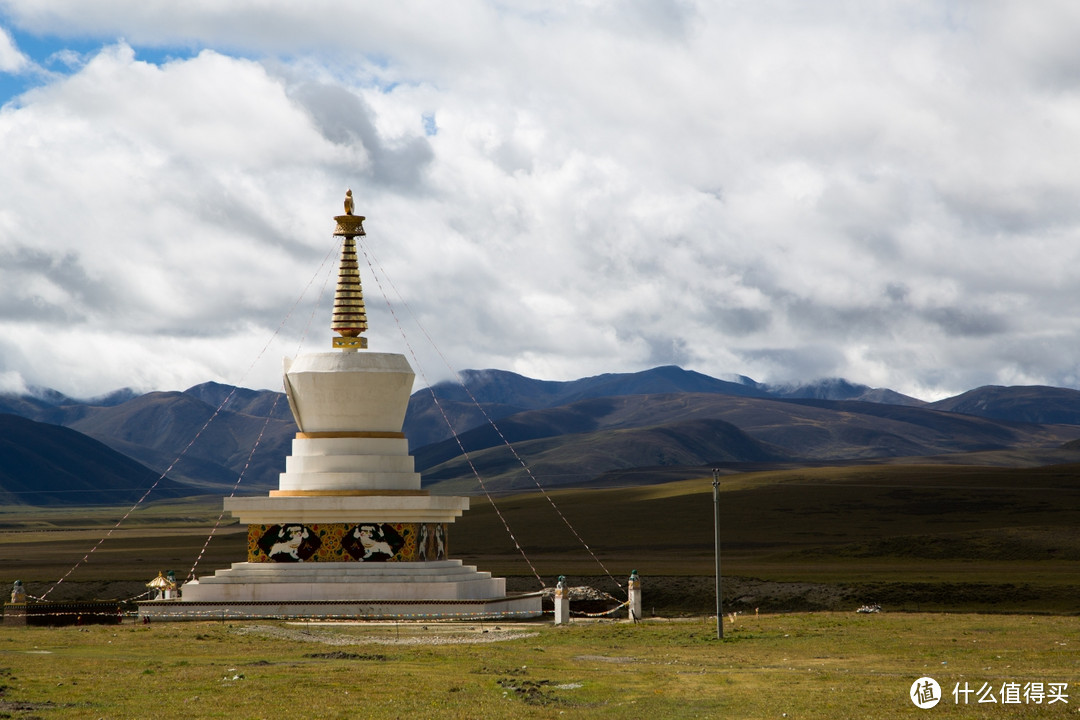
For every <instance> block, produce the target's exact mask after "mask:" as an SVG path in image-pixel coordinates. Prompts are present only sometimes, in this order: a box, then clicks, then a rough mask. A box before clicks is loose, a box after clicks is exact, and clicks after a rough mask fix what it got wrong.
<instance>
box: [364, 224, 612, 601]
mask: <svg viewBox="0 0 1080 720" xmlns="http://www.w3.org/2000/svg"><path fill="white" fill-rule="evenodd" d="M360 248H361V251H362V252H363V254H364V259H365V260H366V261H367V263H368V267H369V268H370V269H371V271H372V277H374V279H375V282H376V284H377V285H378V286H379V290H380V291H382V283H381V282H380V280H379V274H382V275H383V276H384V277H386V281H387V284H388V285H390V287H391V288H392V289H393V291H394V293H395V294H396V295H397V297H398V299H399V301H400V302H401V304H402V305H403V306H404V307H405V309H406V310H407V311H408V312H409V315H410V316H411V317H412V319H413V322H415V323H416V326H417V327H418V328H419V329H420V332H421V333H423V335H424V337H425V338H427V341H428V342H429V343H430V344H431V346H432V348H434V349H435V352H436V353H437V354H438V355H439V357H440V358H441V359H442V361H443V363H445V364H446V367H447V368H448V369H449V370H450V371H451V372H452V373H454V375H455V377H457V378H458V383H459V384H460V385H461V387H462V388H463V389H464V390H465V393H466V394H467V395H468V396H469V399H470V400H472V402H473V404H474V405H475V406H476V407H477V409H478V410H479V411H480V413H481V414H482V415H483V416H484V419H485V420H487V422H488V424H489V425H491V427H492V428H494V430H495V432H496V433H497V434H498V436H499V438H500V439H501V440H502V442H503V444H504V445H506V447H507V448H509V449H510V452H511V453H512V454H513V456H514V458H516V459H517V461H518V463H520V464H521V467H522V468H524V469H525V472H526V473H527V474H528V476H529V478H530V479H531V480H532V481H533V484H535V485H536V487H537V489H538V490H539V491H540V494H541V495H543V496H544V498H545V499H546V500H547V501H548V503H550V505H551V507H552V509H553V510H554V511H555V513H556V515H558V517H559V518H560V519H561V520H562V521H563V523H564V524H565V525H566V527H567V528H569V529H570V532H571V533H572V534H573V535H574V537H575V538H577V540H578V542H580V543H581V545H582V547H584V548H585V549H586V550H587V551H588V553H589V555H590V556H592V558H593V560H594V561H595V562H596V564H597V565H599V566H600V568H601V569H602V570H603V571H604V573H605V574H606V575H607V576H608V578H610V579H611V581H612V582H613V583H614V584H615V585H616V586H617V587H618V588H619V589H620V590H622V591H625V588H624V587H623V584H622V583H620V582H619V581H618V580H617V579H616V578H615V576H614V575H612V574H611V571H610V570H608V568H607V566H606V565H604V563H603V561H602V560H600V558H599V557H598V556H597V555H596V553H595V552H593V549H592V548H591V547H590V546H589V544H588V543H587V542H585V539H584V538H583V537H581V534H580V533H579V532H578V531H577V529H576V528H575V527H574V526H573V524H572V523H571V522H570V520H569V519H568V518H567V517H566V515H564V514H563V512H562V510H561V509H560V508H559V506H558V505H556V504H555V501H554V500H553V499H552V497H551V495H549V494H548V492H547V491H546V490H545V489H544V487H543V485H541V484H540V481H539V480H538V479H537V478H536V476H535V475H534V474H533V472H532V468H530V467H529V465H528V463H526V462H525V459H524V458H522V457H521V455H520V454H519V453H518V451H517V450H516V449H515V448H514V446H513V444H512V443H511V442H510V441H509V440H507V438H506V436H505V435H503V433H502V430H500V429H499V426H498V425H497V424H496V423H495V421H494V420H493V419H492V418H491V416H490V415H488V413H487V411H486V410H484V408H483V406H482V405H481V404H480V402H479V401H478V400H477V399H476V397H475V396H473V394H472V391H470V390H469V388H468V387H467V386H466V385H465V383H464V382H461V380H460V377H461V376H460V375H459V374H458V372H457V370H456V369H455V368H454V367H453V365H451V364H450V361H449V360H447V358H446V356H445V355H443V353H442V350H441V349H440V348H439V346H438V345H437V344H436V343H435V340H434V339H433V338H432V337H431V335H430V334H429V333H428V331H427V329H426V328H425V327H424V325H423V323H421V322H420V319H419V318H417V316H416V314H415V313H414V312H413V311H412V308H411V307H410V306H409V304H408V302H406V301H405V299H404V297H402V295H401V293H400V292H398V289H397V287H396V286H394V283H393V281H392V280H391V279H390V277H389V276H388V275H387V274H386V271H385V270H384V269H383V267H382V265H381V264H379V262H378V260H377V259H375V258H374V254H373V253H369V251H368V247H367V244H366V243H361V244H360ZM376 265H377V266H378V269H379V273H376V272H375V266H376ZM382 294H383V298H384V299H386V304H387V307H388V308H389V310H390V314H391V315H392V316H393V318H394V321H395V322H396V323H397V326H398V330H399V332H401V335H402V337H403V338H404V339H405V344H406V346H407V347H409V352H410V353H411V354H412V356H413V358H414V359H415V358H416V354H415V352H413V350H412V346H411V345H409V341H408V338H407V337H405V331H404V330H403V329H402V326H401V322H400V321H399V320H398V317H397V314H396V313H395V312H394V309H393V307H392V306H391V305H390V300H389V296H388V295H387V294H386V292H385V291H382ZM416 362H417V365H418V366H419V360H416ZM421 377H422V378H423V380H424V382H425V383H426V384H427V387H428V390H429V391H430V392H431V399H432V401H433V402H434V403H435V406H436V407H437V408H438V409H439V413H440V414H441V415H442V417H443V420H444V421H445V422H446V425H447V427H448V428H449V429H450V433H451V435H453V437H454V441H455V442H456V443H457V445H458V448H460V449H461V453H462V455H463V456H464V457H465V460H466V462H467V463H468V464H469V468H470V469H471V470H472V472H473V474H474V475H475V476H476V479H477V481H478V482H479V483H480V488H481V490H483V491H484V494H485V495H486V496H487V498H488V501H489V502H491V504H492V507H496V506H495V502H494V500H492V499H491V495H490V493H489V492H488V490H487V488H486V486H485V485H484V481H483V478H481V477H480V473H479V471H477V469H476V467H475V465H473V461H472V458H471V457H470V456H469V453H468V451H466V450H465V446H464V444H462V442H461V438H460V437H459V436H458V433H457V430H455V429H454V426H453V424H452V423H451V422H450V418H449V417H448V416H447V414H446V411H445V410H444V409H443V406H442V404H441V403H440V402H439V398H438V396H437V395H436V394H435V391H434V390H433V389H432V388H431V384H430V383H429V382H428V380H427V377H426V376H424V375H423V373H421ZM496 512H497V513H498V512H499V511H498V508H497V507H496ZM499 518H500V519H502V520H503V524H504V525H506V529H507V532H508V533H510V537H511V539H514V535H513V533H512V532H510V527H509V525H508V524H507V523H506V520H505V519H504V518H503V516H502V514H501V513H499ZM514 544H515V545H517V540H516V539H514ZM519 547H520V546H519ZM522 554H524V550H522ZM529 564H530V567H531V566H532V563H531V562H530V563H529ZM533 572H534V573H535V572H536V571H535V569H534V570H533ZM537 578H539V575H537ZM540 582H541V584H543V580H541V581H540ZM544 587H547V586H546V585H544Z"/></svg>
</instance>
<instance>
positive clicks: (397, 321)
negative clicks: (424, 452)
mask: <svg viewBox="0 0 1080 720" xmlns="http://www.w3.org/2000/svg"><path fill="white" fill-rule="evenodd" d="M360 248H361V251H362V252H363V253H364V259H365V260H366V261H367V264H368V268H370V269H371V270H372V273H371V275H372V277H373V278H374V279H375V284H376V285H377V286H378V288H379V292H380V293H381V294H382V296H383V300H384V301H385V302H386V307H387V309H388V310H389V311H390V316H391V317H392V318H394V323H395V324H396V325H397V329H398V332H399V333H401V338H402V340H403V341H404V342H405V347H406V349H408V351H409V355H410V356H412V359H413V363H414V364H415V365H416V370H417V372H418V373H420V378H421V379H422V380H423V381H424V383H425V384H427V385H428V387H430V383H428V379H427V375H426V374H425V373H424V368H423V365H422V364H421V363H420V358H419V357H417V354H416V351H415V350H413V347H412V343H410V342H409V337H408V335H406V333H405V328H404V327H403V326H402V324H401V320H400V319H399V318H398V316H397V312H395V311H394V306H393V305H392V304H391V303H390V296H389V295H388V294H387V293H386V290H384V289H383V286H382V282H381V281H380V280H379V276H378V275H377V274H376V273H375V271H374V268H373V267H372V263H371V258H370V257H369V256H368V251H367V245H366V243H361V244H360ZM380 269H381V268H380ZM395 291H396V288H395ZM406 307H408V306H407V305H406ZM411 312H412V311H411V310H410V314H411ZM414 317H415V316H414ZM434 399H435V406H436V407H437V408H439V413H440V414H441V415H442V416H443V420H444V421H445V422H446V424H447V425H448V426H449V427H450V432H451V433H453V435H454V440H455V441H456V442H457V444H458V447H459V448H460V449H461V453H462V455H463V456H464V457H465V461H466V462H467V463H468V464H469V469H470V470H472V473H473V475H474V476H475V477H476V481H477V482H478V483H479V484H480V490H481V491H483V493H484V497H486V498H487V501H488V502H489V503H491V507H492V509H493V510H494V511H495V514H496V515H498V517H499V520H501V521H502V524H503V527H504V528H505V529H506V534H507V535H509V536H510V540H511V542H513V543H514V549H516V550H517V551H518V552H519V553H521V557H522V558H524V559H525V563H526V564H527V565H528V566H529V569H530V570H532V572H533V575H535V576H536V579H537V581H538V582H539V583H540V587H542V588H546V587H547V585H546V584H545V583H544V579H543V578H542V577H540V573H539V572H537V570H536V566H535V565H533V563H532V560H530V559H529V556H528V555H527V554H526V553H525V548H523V547H522V546H521V543H519V542H518V540H517V537H516V536H515V535H514V531H513V530H511V529H510V523H509V522H508V521H507V519H506V517H505V516H504V515H503V514H502V511H501V510H500V509H499V506H498V504H497V503H496V502H495V499H494V498H493V497H492V495H491V493H490V492H489V491H488V489H487V484H486V483H484V478H483V477H481V476H480V471H479V470H477V469H476V466H475V465H474V464H473V461H472V457H470V456H469V453H468V451H466V450H465V446H464V445H462V443H461V439H460V438H459V437H458V435H457V433H456V432H454V428H453V425H452V424H451V423H450V418H449V417H447V415H446V411H445V410H443V407H442V404H440V403H439V401H438V398H434Z"/></svg>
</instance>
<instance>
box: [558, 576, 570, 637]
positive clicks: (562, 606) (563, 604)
mask: <svg viewBox="0 0 1080 720" xmlns="http://www.w3.org/2000/svg"><path fill="white" fill-rule="evenodd" d="M568 622H570V593H568V592H567V591H566V576H565V575H560V576H559V582H558V584H557V585H556V586H555V624H556V625H563V624H564V623H568Z"/></svg>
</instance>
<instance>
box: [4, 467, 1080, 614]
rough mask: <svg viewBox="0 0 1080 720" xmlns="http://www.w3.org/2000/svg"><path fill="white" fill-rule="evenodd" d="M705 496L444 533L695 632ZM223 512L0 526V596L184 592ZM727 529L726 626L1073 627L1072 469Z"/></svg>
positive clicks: (696, 485)
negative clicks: (640, 581)
mask: <svg viewBox="0 0 1080 720" xmlns="http://www.w3.org/2000/svg"><path fill="white" fill-rule="evenodd" d="M711 480H712V479H711V478H701V479H699V480H691V481H682V482H673V483H667V484H663V485H653V486H645V487H633V488H622V489H604V490H559V491H554V492H551V493H550V495H549V496H548V497H545V496H543V495H541V494H539V493H531V494H524V495H514V496H504V497H496V498H495V499H494V502H495V504H496V506H497V507H498V510H499V513H500V514H501V516H502V518H500V517H499V515H498V514H496V512H495V510H494V508H493V506H492V504H491V503H490V502H489V501H488V500H487V499H485V498H483V497H477V498H473V502H472V509H471V510H469V511H468V512H467V513H465V515H464V516H463V517H462V518H461V519H460V520H459V521H458V522H457V523H456V524H455V525H454V526H453V528H452V529H451V533H450V552H451V556H453V557H459V558H462V559H463V560H465V561H466V562H468V563H470V564H475V565H477V566H478V567H479V568H480V569H482V570H487V571H491V572H493V573H494V574H496V575H500V576H506V577H508V579H509V581H510V584H511V587H513V588H515V589H518V590H536V589H539V587H540V583H539V581H537V579H536V577H535V575H533V568H535V570H536V572H537V573H539V574H540V576H541V578H542V579H543V581H544V583H546V584H548V585H552V584H554V579H555V577H557V576H558V575H567V576H570V577H571V578H572V579H574V578H577V579H578V580H579V581H580V582H581V583H589V584H595V585H596V586H598V587H600V588H601V589H603V590H606V591H608V592H612V593H613V594H617V591H618V587H617V584H616V583H624V582H625V577H626V576H627V575H628V574H629V572H630V570H631V569H637V570H639V571H640V572H641V573H642V576H643V577H644V579H645V586H644V589H645V593H646V598H645V607H646V608H647V609H651V608H652V607H656V608H657V612H658V614H668V615H670V614H686V613H689V614H694V613H697V614H703V613H706V612H709V610H710V608H712V607H714V600H713V589H712V587H713V586H712V582H713V581H712V576H713V572H714V556H713V515H712V513H713V503H712V487H711ZM553 504H554V506H555V507H553ZM220 508H221V500H220V498H216V497H213V498H201V499H198V498H197V499H190V500H185V501H167V502H158V503H153V504H151V505H149V506H148V507H146V508H140V509H139V510H138V511H136V512H135V513H133V514H132V515H131V517H130V518H129V520H128V521H126V522H125V523H124V524H123V526H122V527H120V528H119V529H117V530H115V531H113V530H112V528H113V526H114V525H115V523H116V521H117V519H118V518H120V517H121V516H122V515H123V514H124V513H125V512H127V508H95V509H78V510H71V509H69V510H63V511H61V510H50V509H34V508H26V507H4V508H0V587H3V586H4V584H7V583H10V582H11V581H12V580H14V579H16V578H18V579H21V580H23V581H24V582H25V583H27V585H28V588H29V590H30V592H31V594H40V593H42V592H44V591H45V590H47V589H48V588H50V587H52V586H53V584H54V583H55V582H56V580H57V579H59V578H61V577H65V576H66V579H65V580H64V583H62V585H61V587H58V588H57V589H56V590H54V591H53V592H52V593H51V594H50V596H49V597H50V599H65V598H73V597H85V598H92V597H100V598H115V597H121V596H124V597H127V596H130V595H134V594H137V592H139V590H140V585H139V583H140V582H141V583H145V582H146V581H148V580H149V579H150V578H152V577H153V576H154V575H156V574H157V572H158V571H159V570H167V569H172V570H175V571H176V572H177V575H178V577H180V578H184V577H186V576H187V574H188V571H189V570H190V568H191V567H192V566H193V565H194V563H195V560H196V558H197V557H198V556H199V553H200V552H201V550H202V548H203V545H204V543H205V541H206V537H207V535H208V533H209V530H210V528H211V527H212V526H213V525H214V523H215V522H216V521H217V518H218V516H219V514H220ZM555 508H557V510H558V511H557V512H556V509H555ZM562 517H565V518H567V520H568V521H569V525H568V524H567V523H564V522H563V520H562ZM503 519H505V521H506V523H507V524H508V525H509V526H510V528H511V530H512V531H513V533H514V537H515V538H516V539H517V541H518V542H519V543H520V545H521V546H522V547H524V548H526V554H527V556H528V561H529V562H526V559H525V558H524V557H523V556H522V554H521V553H519V552H518V551H516V550H515V548H514V543H513V542H512V540H511V539H510V536H509V535H508V534H507V532H506V528H505V527H504V524H503ZM571 526H572V528H573V530H571V529H570V527H571ZM721 528H722V530H721V537H722V543H723V561H722V564H723V571H724V574H725V576H727V577H730V578H731V580H730V581H729V582H728V583H727V584H726V585H725V588H726V592H725V602H726V603H732V607H733V608H734V609H744V610H747V609H749V610H752V609H753V608H754V607H762V608H763V609H767V610H769V611H774V612H775V611H786V610H810V609H830V608H831V609H841V608H843V609H848V608H853V607H856V606H858V605H859V604H861V603H863V602H880V603H882V604H883V605H886V606H887V609H891V610H953V611H956V610H964V611H994V612H1002V611H1006V612H1007V611H1015V612H1051V613H1080V595H1078V594H1077V593H1076V592H1075V588H1076V587H1077V585H1080V467H1078V466H1076V465H1063V466H1049V467H1043V468H1035V469H1022V470H1021V469H1015V468H983V467H964V466H935V465H914V466H902V465H895V466H894V465H885V466H861V467H842V468H812V469H802V470H787V471H775V472H762V473H748V474H742V475H732V476H728V477H724V478H722V480H721ZM575 532H576V533H577V534H578V535H579V536H580V539H579V537H576V536H575V534H574V533H575ZM110 533H111V534H110ZM107 534H108V535H109V536H108V539H106V540H105V541H104V542H101V543H100V545H99V544H98V543H99V541H100V540H101V539H102V538H103V537H105V536H106V535H107ZM583 542H584V543H585V544H587V545H588V547H589V548H590V549H591V551H592V553H590V552H589V551H588V550H586V549H585V545H584V544H583ZM95 546H97V549H96V550H94V552H93V553H90V554H89V556H87V553H88V551H89V550H90V549H91V548H93V547H95ZM244 555H245V537H244V530H243V529H242V528H240V527H239V526H237V525H236V524H235V523H234V522H233V521H231V520H226V524H225V525H224V526H223V527H222V528H221V529H220V530H219V531H218V533H217V535H216V537H215V538H214V540H213V541H212V542H211V543H210V544H209V546H208V548H207V551H206V554H205V556H204V557H203V558H202V560H201V561H200V562H199V564H198V567H197V569H196V572H197V574H199V575H202V574H206V573H209V572H212V571H213V570H215V569H217V568H221V567H227V566H228V564H229V563H231V562H235V561H239V560H242V559H243V558H244ZM593 555H595V558H594V557H593ZM84 557H85V558H86V559H85V560H81V559H82V558H84ZM597 560H599V562H597ZM530 562H531V564H532V565H531V567H530V564H529V563H530ZM76 563H78V567H77V568H76V569H75V570H72V568H73V567H74V565H75V564H76ZM607 572H609V573H611V575H612V576H613V577H614V580H611V579H610V578H608V577H606V573H607ZM116 581H126V582H127V583H128V584H127V585H126V586H124V587H123V588H122V589H121V590H122V592H121V590H118V589H116V588H109V587H108V583H115V582H116ZM762 583H766V584H771V585H770V586H769V587H765V586H763V585H762ZM803 586H805V587H806V592H803V593H802V594H801V595H800V593H799V592H798V590H799V588H801V587H803ZM822 588H826V589H831V591H830V592H825V591H823V590H822ZM650 593H651V598H652V599H651V600H650ZM808 594H809V595H813V596H814V597H815V598H817V599H815V600H812V601H810V600H807V597H809V595H808ZM800 598H801V599H800ZM830 598H831V599H830Z"/></svg>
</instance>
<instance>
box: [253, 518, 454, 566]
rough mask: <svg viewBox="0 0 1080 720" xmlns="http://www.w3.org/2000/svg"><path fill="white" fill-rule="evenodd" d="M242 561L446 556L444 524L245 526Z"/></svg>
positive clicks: (369, 560) (422, 559)
mask: <svg viewBox="0 0 1080 720" xmlns="http://www.w3.org/2000/svg"><path fill="white" fill-rule="evenodd" d="M247 546H248V553H247V559H248V562H253V563H298V562H303V563H328V562H329V563H338V562H342V563H350V564H353V563H387V562H390V563H399V562H404V563H417V562H429V561H438V560H446V559H447V557H448V547H449V546H448V544H447V527H446V524H445V523H360V524H351V523H330V524H319V523H310V524H299V523H290V524H282V525H248V538H247Z"/></svg>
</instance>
